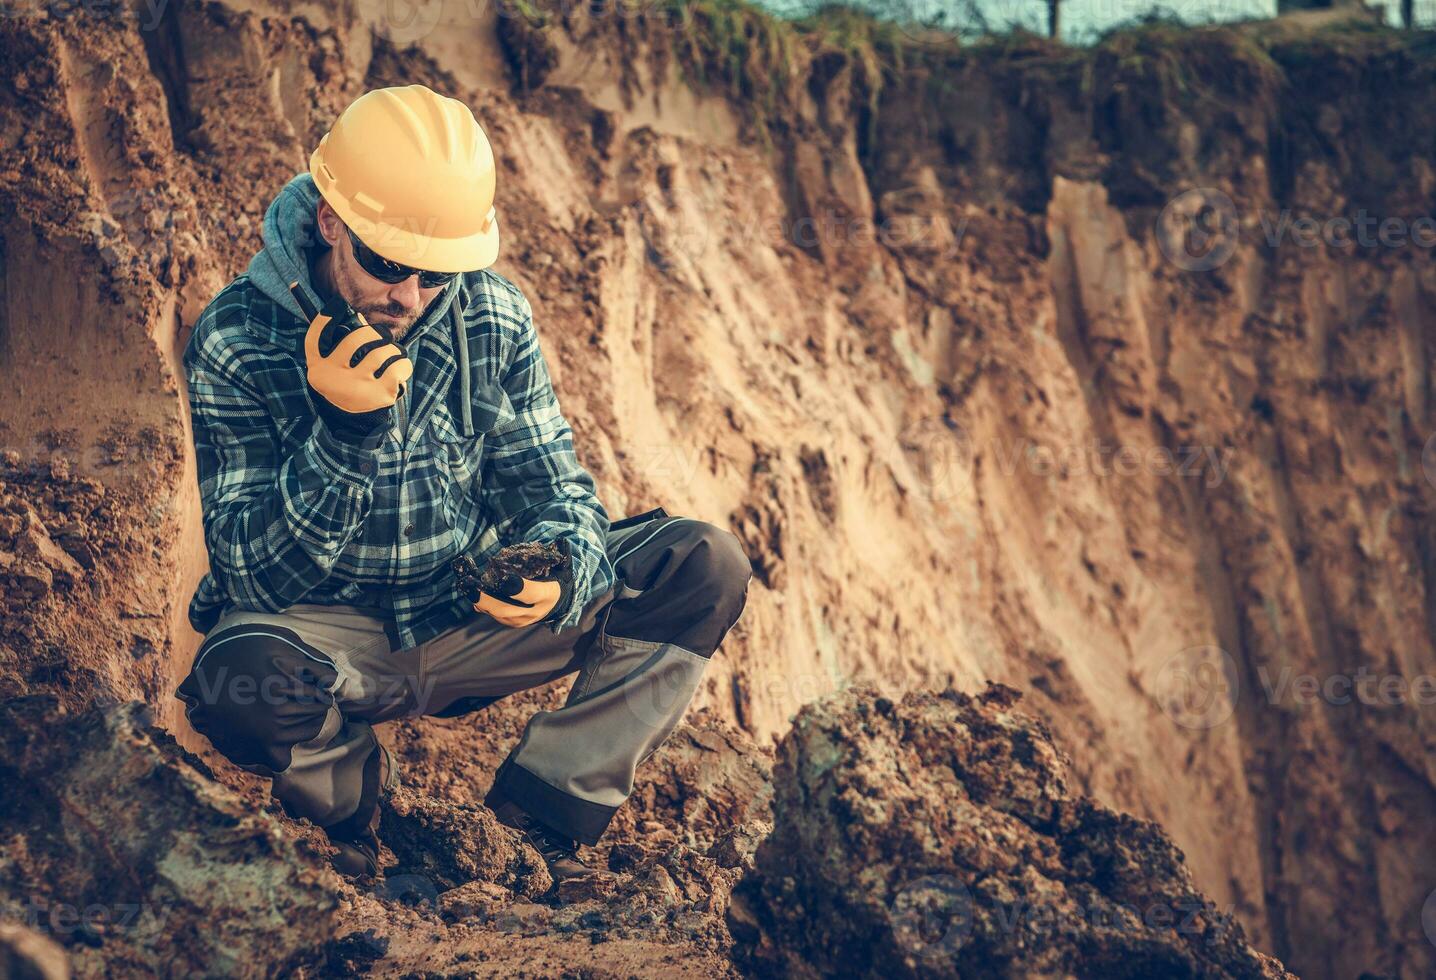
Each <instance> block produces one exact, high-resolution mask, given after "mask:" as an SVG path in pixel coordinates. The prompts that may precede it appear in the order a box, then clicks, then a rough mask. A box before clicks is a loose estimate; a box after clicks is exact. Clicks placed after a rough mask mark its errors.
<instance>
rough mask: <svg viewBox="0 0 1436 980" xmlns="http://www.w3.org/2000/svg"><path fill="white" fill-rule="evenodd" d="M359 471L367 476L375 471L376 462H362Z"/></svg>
mask: <svg viewBox="0 0 1436 980" xmlns="http://www.w3.org/2000/svg"><path fill="white" fill-rule="evenodd" d="M359 472H360V473H363V474H364V475H365V476H368V475H369V474H370V473H373V472H374V464H373V463H368V462H365V463H360V464H359Z"/></svg>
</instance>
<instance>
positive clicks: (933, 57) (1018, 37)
mask: <svg viewBox="0 0 1436 980" xmlns="http://www.w3.org/2000/svg"><path fill="white" fill-rule="evenodd" d="M511 2H512V3H513V4H514V7H515V9H516V11H517V12H518V13H520V14H521V15H522V16H524V17H525V18H526V19H528V20H529V21H530V22H531V23H534V24H535V26H537V27H539V29H545V28H546V27H548V26H549V24H551V19H550V18H549V17H547V16H546V15H545V13H544V9H545V7H546V6H547V5H548V0H511ZM617 2H619V3H625V2H626V3H630V4H637V5H638V7H639V8H640V9H642V10H644V11H645V13H651V14H658V15H661V16H662V17H663V18H664V19H665V20H666V22H667V23H668V24H669V25H670V26H671V27H672V28H673V29H674V32H673V35H672V37H673V43H674V48H675V53H676V55H677V60H678V67H679V71H680V73H681V75H682V76H683V78H684V79H685V81H687V82H688V83H689V84H690V85H692V86H693V87H695V88H697V89H700V90H708V91H721V92H723V93H724V94H726V95H728V96H729V97H730V98H732V99H733V100H734V101H735V102H736V103H737V104H738V105H741V106H744V107H746V108H747V110H748V112H749V118H750V119H751V120H752V121H753V124H754V128H755V130H756V131H757V133H758V135H759V137H760V139H761V140H762V142H764V143H765V144H767V143H770V139H769V132H770V128H771V126H770V124H771V122H772V121H774V120H776V119H778V118H780V117H781V116H782V115H783V114H784V112H785V109H787V108H789V107H790V105H789V104H790V102H791V97H792V94H793V86H794V85H795V84H796V83H797V82H798V81H799V79H798V78H797V74H798V72H799V71H800V64H801V63H806V61H807V60H808V59H807V58H804V57H802V56H801V55H800V52H805V53H807V54H808V55H809V56H812V57H816V56H821V55H822V54H823V53H824V52H829V51H833V52H840V53H842V54H843V55H844V56H845V57H846V59H847V60H848V61H849V62H850V63H851V64H852V65H853V82H854V86H855V90H856V92H857V93H858V94H860V95H861V97H862V98H863V100H864V102H865V103H866V106H867V109H868V116H869V119H870V121H872V120H873V119H875V118H876V115H877V110H878V106H879V103H880V98H881V94H882V91H883V89H884V87H885V85H886V84H887V82H888V81H889V80H890V79H892V78H895V77H897V76H898V75H900V74H901V73H903V72H904V71H905V70H906V69H908V68H909V67H912V66H914V65H923V66H925V67H926V69H927V73H928V74H929V76H931V79H932V80H933V81H938V80H940V79H941V77H942V76H944V75H952V76H956V75H957V72H956V71H955V70H950V69H955V68H956V67H957V66H958V64H959V63H960V62H970V61H971V60H973V59H976V60H979V61H983V60H990V61H994V62H1009V63H1010V62H1016V61H1021V62H1022V63H1023V65H1024V68H1025V69H1026V70H1030V71H1034V72H1042V71H1044V70H1053V71H1059V72H1063V73H1070V72H1071V71H1072V69H1074V68H1076V69H1080V71H1079V73H1078V77H1080V78H1081V83H1080V84H1081V85H1082V86H1083V88H1084V89H1085V88H1087V87H1089V86H1090V85H1091V83H1092V70H1093V66H1094V65H1103V66H1104V67H1105V66H1111V65H1114V64H1115V66H1116V67H1117V68H1118V69H1119V70H1120V71H1121V73H1122V74H1124V75H1130V76H1131V77H1134V78H1137V79H1142V80H1149V81H1151V82H1152V83H1153V84H1156V85H1160V86H1161V87H1162V89H1163V91H1166V92H1170V93H1172V94H1173V95H1174V96H1176V97H1177V98H1178V99H1184V100H1190V101H1194V102H1202V101H1207V100H1211V99H1216V98H1219V97H1229V95H1230V88H1231V86H1230V85H1227V84H1225V82H1226V81H1229V80H1230V79H1231V74H1232V72H1233V70H1234V69H1242V68H1244V69H1245V72H1244V75H1245V78H1244V80H1243V81H1244V83H1245V84H1243V85H1242V87H1244V88H1266V87H1268V86H1271V85H1275V84H1279V83H1280V82H1281V81H1282V80H1283V79H1284V77H1285V73H1284V71H1283V70H1282V67H1281V65H1280V64H1279V63H1278V61H1277V60H1276V59H1274V58H1273V57H1272V53H1271V50H1272V48H1274V47H1280V48H1281V49H1282V55H1283V56H1282V59H1281V60H1282V61H1287V62H1289V61H1290V59H1291V56H1292V55H1293V54H1298V56H1301V57H1310V58H1322V57H1341V56H1343V55H1346V56H1352V55H1356V56H1359V55H1361V54H1367V53H1371V52H1372V51H1373V50H1378V49H1386V50H1389V49H1393V48H1401V47H1405V48H1407V49H1408V50H1409V51H1410V52H1411V53H1412V54H1414V55H1416V56H1417V57H1418V58H1420V59H1422V60H1436V58H1433V55H1436V33H1433V32H1430V31H1399V30H1397V29H1394V28H1390V27H1386V26H1385V25H1383V24H1377V23H1374V22H1371V21H1362V20H1346V21H1337V22H1333V23H1326V24H1321V25H1298V24H1295V23H1293V22H1291V21H1289V20H1281V19H1278V20H1266V21H1246V22H1237V23H1228V24H1196V25H1189V24H1185V23H1183V22H1181V21H1180V20H1179V19H1177V18H1175V17H1173V16H1171V15H1170V14H1166V13H1161V12H1159V13H1155V14H1147V15H1144V16H1140V17H1137V18H1133V19H1132V20H1131V21H1129V22H1127V23H1125V24H1121V25H1117V26H1115V27H1113V28H1111V29H1109V30H1108V31H1106V32H1104V33H1103V34H1101V35H1100V36H1099V37H1098V39H1097V40H1096V41H1095V42H1094V43H1093V44H1091V45H1069V44H1066V43H1064V42H1062V41H1058V40H1052V39H1050V38H1047V37H1044V36H1042V35H1039V34H1035V33H1033V32H1031V31H1028V30H1025V29H1022V28H1014V29H1012V30H1008V31H1003V32H996V33H982V34H973V35H971V36H966V37H965V36H964V35H965V34H967V32H965V31H955V30H948V31H932V32H928V33H927V35H925V36H923V37H921V38H919V37H915V36H914V34H916V33H919V32H914V31H913V30H912V28H911V27H910V26H905V25H898V24H896V23H894V22H892V21H889V20H883V19H879V18H878V17H875V16H874V15H873V14H872V13H871V12H870V11H868V10H864V9H860V8H856V7H853V6H849V5H848V3H846V2H831V3H825V4H823V5H821V6H819V7H817V8H816V9H814V10H813V11H812V12H810V13H807V14H805V15H802V16H799V17H796V18H793V19H787V18H784V17H780V16H777V15H775V14H773V13H770V12H769V11H767V10H765V9H763V8H761V7H758V6H755V5H754V4H753V3H751V2H749V0H617ZM1214 82H1215V84H1213V83H1214ZM1219 92H1222V93H1223V94H1222V95H1220V96H1219V95H1218V93H1219Z"/></svg>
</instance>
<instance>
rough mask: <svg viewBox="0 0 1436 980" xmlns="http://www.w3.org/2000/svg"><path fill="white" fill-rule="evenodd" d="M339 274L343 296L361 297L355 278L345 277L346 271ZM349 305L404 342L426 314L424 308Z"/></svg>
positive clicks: (339, 271)
mask: <svg viewBox="0 0 1436 980" xmlns="http://www.w3.org/2000/svg"><path fill="white" fill-rule="evenodd" d="M337 272H338V277H339V278H340V279H341V280H342V281H341V283H340V285H341V286H342V287H343V288H342V290H341V292H342V294H343V295H346V296H358V295H360V287H359V283H358V282H356V281H355V280H354V279H353V277H351V276H348V275H345V270H343V269H339V270H337ZM349 305H350V306H351V307H352V308H353V309H354V311H355V312H356V313H362V314H363V315H364V319H366V320H368V321H369V322H370V323H371V324H374V323H376V322H377V323H383V324H384V326H385V327H387V328H388V329H389V330H390V331H391V332H392V333H393V334H394V339H395V340H403V339H404V335H405V334H407V333H408V332H409V330H410V328H411V327H413V326H414V324H415V323H417V322H419V317H420V316H421V315H423V312H424V308H423V307H420V308H419V309H416V310H412V309H409V308H408V307H405V306H400V305H397V304H395V303H369V304H366V305H362V306H356V305H355V304H353V303H350V304H349Z"/></svg>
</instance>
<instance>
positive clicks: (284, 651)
mask: <svg viewBox="0 0 1436 980" xmlns="http://www.w3.org/2000/svg"><path fill="white" fill-rule="evenodd" d="M336 679H337V672H336V671H335V669H334V665H333V664H332V663H331V662H330V661H329V659H328V658H327V657H326V656H325V655H324V654H323V653H321V652H320V651H319V650H317V649H315V648H314V647H313V646H311V645H309V644H307V643H305V642H304V640H303V639H301V638H300V636H299V635H298V634H297V633H295V632H294V631H293V630H290V629H286V628H284V627H281V626H269V625H266V626H237V627H235V628H234V629H232V630H225V631H224V632H223V633H219V634H214V635H212V636H210V637H208V638H207V639H206V640H205V642H204V644H203V645H202V646H201V647H200V649H199V652H198V653H197V654H196V656H195V662H194V666H193V667H191V668H190V672H189V675H188V676H187V677H186V678H185V679H184V682H183V683H182V684H180V686H179V689H178V690H177V691H176V692H175V695H176V696H177V697H178V698H179V699H180V700H181V701H183V702H184V703H185V706H186V707H185V715H186V717H187V718H188V719H189V722H190V724H191V725H192V726H193V727H194V729H195V731H197V732H199V733H200V734H202V735H204V736H205V737H206V738H208V739H209V740H210V742H211V743H213V744H214V747H215V748H216V749H218V750H219V751H220V752H221V753H223V754H224V756H225V757H226V758H228V759H229V760H230V761H231V762H233V763H235V764H236V765H239V766H243V767H245V768H249V769H254V770H257V771H260V772H261V773H263V774H264V775H271V776H272V775H274V774H276V773H280V772H283V771H284V770H286V769H288V768H289V764H290V758H291V749H292V747H293V746H295V745H297V744H299V743H301V742H307V741H309V740H310V739H312V738H314V737H315V736H317V735H318V734H319V732H320V730H321V729H322V728H323V727H324V722H325V718H326V716H327V715H328V712H329V709H330V707H331V706H332V705H333V704H334V695H333V694H332V693H331V692H332V690H333V687H334V684H335V681H336Z"/></svg>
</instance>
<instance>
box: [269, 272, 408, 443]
mask: <svg viewBox="0 0 1436 980" xmlns="http://www.w3.org/2000/svg"><path fill="white" fill-rule="evenodd" d="M290 290H291V292H292V293H293V294H294V297H295V299H296V300H298V302H299V307H300V309H301V310H303V312H304V314H305V315H306V316H308V317H309V331H308V333H306V334H305V335H304V364H305V370H306V372H307V374H306V376H307V379H308V381H309V388H310V390H311V391H312V392H313V393H314V395H315V407H316V408H317V409H318V411H319V414H320V415H321V416H323V418H324V420H325V422H326V423H328V425H329V427H330V429H331V430H332V431H334V432H335V434H336V435H342V436H345V437H351V436H352V437H354V438H359V437H362V436H363V435H365V434H366V433H371V432H372V431H373V430H375V429H376V428H377V427H379V426H380V425H385V424H387V423H388V419H389V415H390V412H391V410H392V408H393V406H394V403H395V402H396V401H398V400H399V395H400V394H401V393H402V392H403V390H404V383H405V382H407V381H408V380H409V379H410V378H411V377H413V375H414V365H413V362H411V361H410V360H409V358H408V357H407V356H406V355H405V354H404V351H403V349H402V348H400V347H399V346H398V345H397V344H396V343H394V335H393V333H392V332H391V331H390V330H389V328H388V327H385V326H382V325H381V326H380V327H379V328H377V329H376V328H375V327H374V326H372V325H371V324H369V322H368V321H366V320H365V319H364V316H363V314H361V313H357V312H354V311H352V310H350V309H349V307H348V306H347V304H343V303H339V302H335V303H331V304H326V305H325V307H324V309H322V310H318V311H316V310H315V309H314V307H313V305H312V304H310V303H309V301H308V299H307V298H306V297H305V296H304V294H303V293H302V292H301V291H300V290H299V284H298V283H297V282H296V283H291V284H290ZM335 338H337V342H335ZM331 344H332V347H331V349H330V350H328V351H325V350H324V348H325V347H330V346H331Z"/></svg>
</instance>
